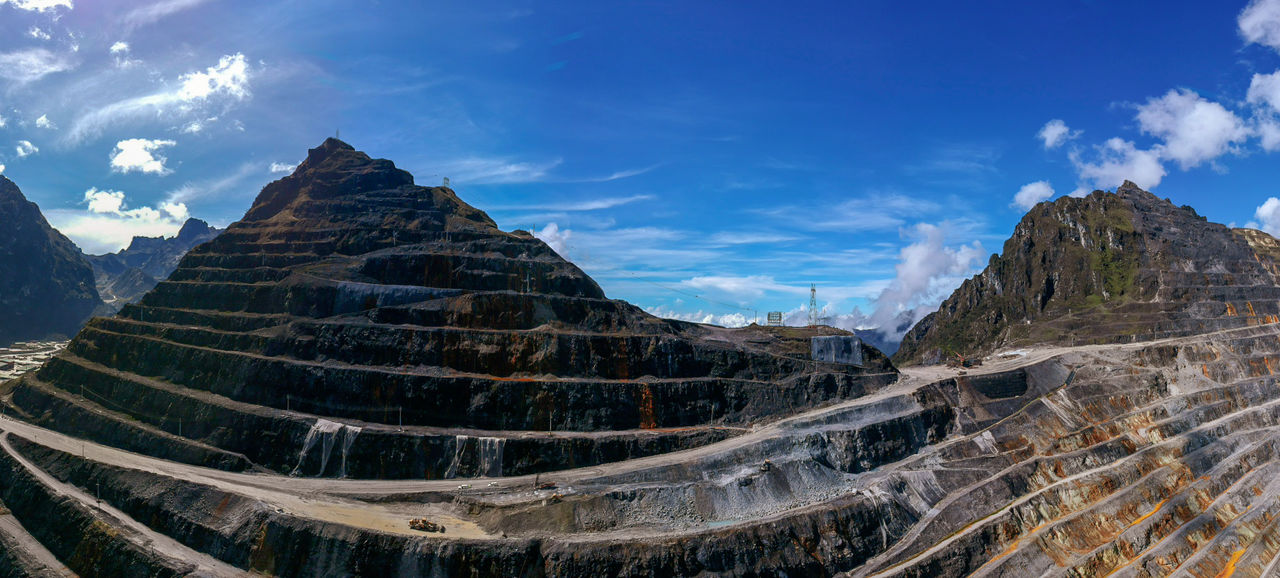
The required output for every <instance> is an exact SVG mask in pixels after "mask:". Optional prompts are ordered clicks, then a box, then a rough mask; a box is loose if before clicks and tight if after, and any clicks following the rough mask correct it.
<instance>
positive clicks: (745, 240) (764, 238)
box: [709, 231, 800, 246]
mask: <svg viewBox="0 0 1280 578" xmlns="http://www.w3.org/2000/svg"><path fill="white" fill-rule="evenodd" d="M798 239H800V237H798V236H795V235H783V234H780V233H761V232H758V231H721V232H719V233H716V234H714V235H712V236H711V238H710V240H709V241H710V243H711V244H712V245H718V246H727V245H757V244H774V243H786V242H788V241H795V240H798Z"/></svg>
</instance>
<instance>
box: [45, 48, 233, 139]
mask: <svg viewBox="0 0 1280 578" xmlns="http://www.w3.org/2000/svg"><path fill="white" fill-rule="evenodd" d="M251 75H252V70H251V69H250V67H249V64H248V61H247V60H246V59H245V56H244V54H240V53H236V54H231V55H227V56H223V57H222V58H221V59H219V60H218V63H217V64H215V65H213V66H210V67H208V68H207V69H205V70H202V71H196V72H191V73H188V74H184V75H182V76H181V77H179V78H178V83H177V86H176V87H173V88H170V89H168V90H162V91H159V92H154V93H151V94H147V95H144V96H138V97H133V98H127V99H124V100H119V101H116V102H113V103H110V104H107V105H105V106H101V107H99V108H96V109H93V110H90V111H89V112H87V113H85V114H83V115H81V116H80V117H78V118H76V119H75V121H74V122H73V123H72V125H71V129H70V130H69V131H67V136H66V139H67V141H68V142H70V143H71V144H78V143H80V142H83V141H84V140H86V139H88V138H90V137H93V136H97V135H98V134H100V133H101V132H102V131H103V130H104V129H105V128H106V127H108V126H112V125H114V124H117V123H120V122H123V121H125V120H131V119H138V118H147V117H151V118H154V117H157V116H160V117H163V116H170V115H187V114H192V113H196V114H198V113H199V112H201V111H200V105H202V104H205V103H206V102H209V101H212V100H213V99H215V98H221V99H225V100H228V101H241V100H244V99H246V98H248V97H249V94H250V93H249V82H250V77H251ZM200 116H201V117H204V116H206V115H200Z"/></svg>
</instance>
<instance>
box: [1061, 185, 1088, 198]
mask: <svg viewBox="0 0 1280 578" xmlns="http://www.w3.org/2000/svg"><path fill="white" fill-rule="evenodd" d="M1092 192H1093V191H1091V190H1089V188H1088V187H1076V188H1075V190H1073V191H1071V192H1070V193H1067V196H1068V197H1071V198H1073V199H1083V198H1085V197H1087V196H1089V193H1092Z"/></svg>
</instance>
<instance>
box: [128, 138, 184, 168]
mask: <svg viewBox="0 0 1280 578" xmlns="http://www.w3.org/2000/svg"><path fill="white" fill-rule="evenodd" d="M176 144H178V143H176V142H174V141H171V140H148V139H144V138H131V139H127V140H122V141H120V142H118V143H116V148H115V149H114V150H112V151H111V170H112V171H114V172H118V173H130V172H133V171H138V172H140V173H149V174H155V175H167V174H169V173H171V172H173V171H171V170H169V169H168V168H166V167H165V166H164V163H165V161H166V160H168V159H166V158H165V157H164V156H162V155H158V154H153V153H154V152H155V151H157V150H160V149H161V148H163V147H170V146H174V145H176Z"/></svg>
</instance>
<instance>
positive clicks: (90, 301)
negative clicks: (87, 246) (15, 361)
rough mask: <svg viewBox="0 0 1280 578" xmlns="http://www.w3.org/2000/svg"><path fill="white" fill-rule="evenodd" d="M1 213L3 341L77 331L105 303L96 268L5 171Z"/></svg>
mask: <svg viewBox="0 0 1280 578" xmlns="http://www.w3.org/2000/svg"><path fill="white" fill-rule="evenodd" d="M0 216H2V217H3V218H0V346H3V345H8V344H10V343H12V342H14V341H23V340H31V339H43V338H46V337H66V336H70V335H73V334H74V333H75V332H76V331H77V330H78V329H79V328H80V325H81V324H83V323H84V321H85V320H86V319H88V318H89V316H90V315H92V314H93V313H94V312H95V311H96V310H97V309H98V308H99V307H100V306H101V305H102V300H101V299H99V297H98V291H97V290H96V289H95V288H94V283H93V269H92V268H90V266H89V263H88V262H86V261H85V258H84V256H83V255H82V254H81V253H80V250H79V249H78V248H76V246H75V244H74V243H72V242H71V240H70V239H67V238H66V237H65V236H63V235H62V233H59V232H58V231H57V230H55V229H54V228H53V227H51V226H49V223H48V221H46V220H45V218H44V215H43V214H41V213H40V208H39V207H37V206H36V204H35V203H32V202H31V201H28V200H27V199H26V197H24V196H23V195H22V191H21V190H20V189H19V188H18V186H17V185H16V184H14V183H13V181H11V180H9V179H8V178H6V177H4V176H0Z"/></svg>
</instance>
